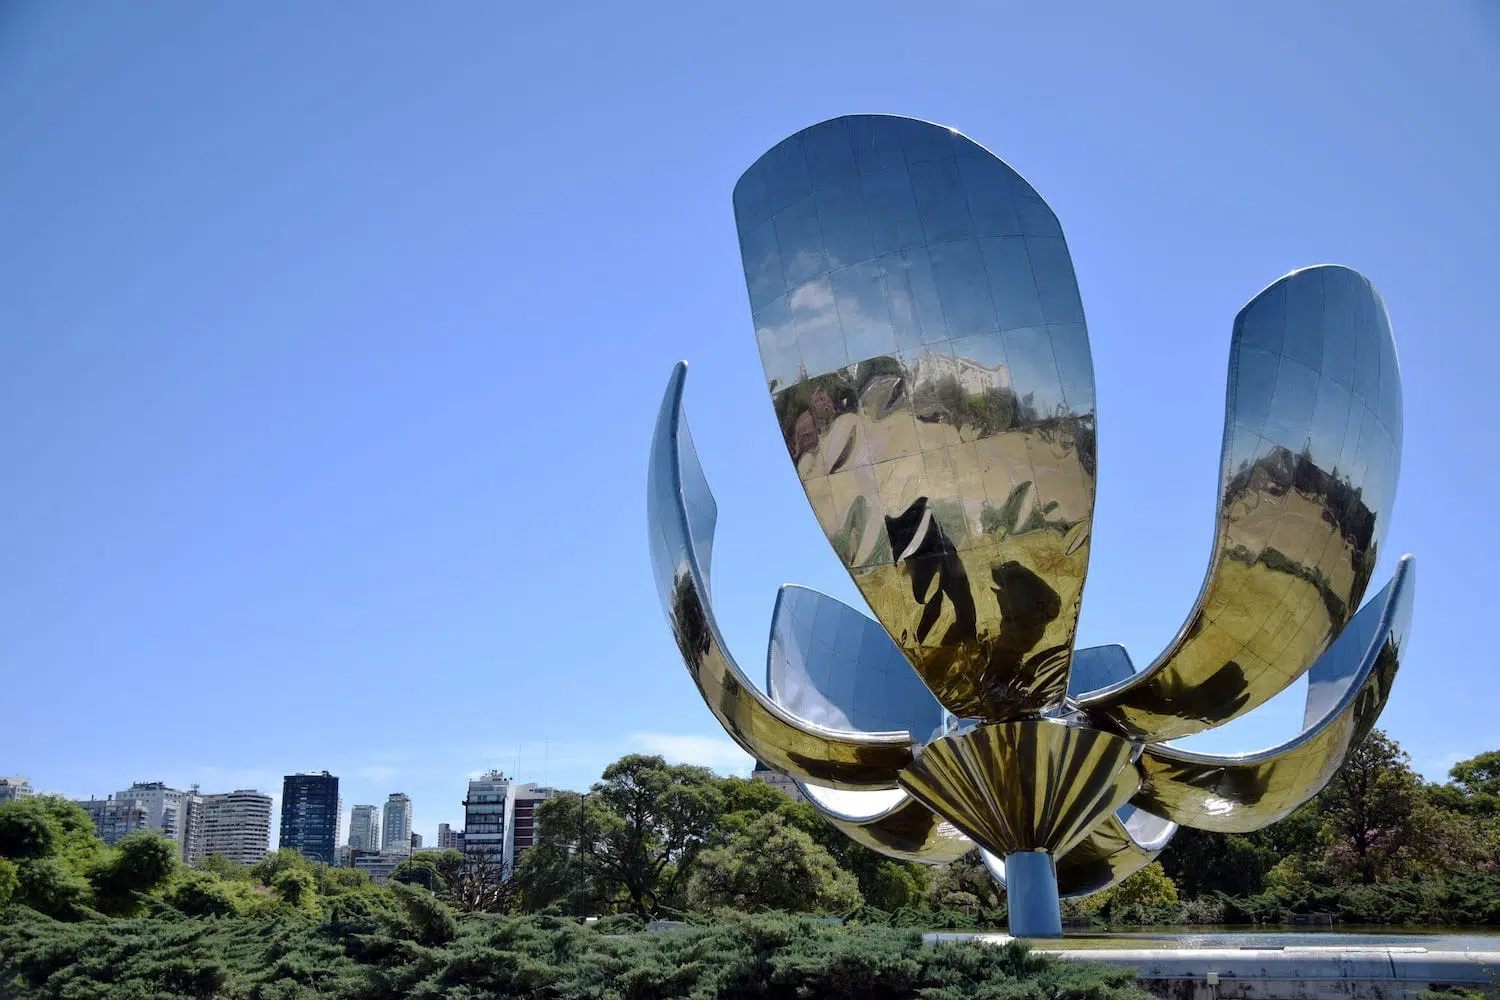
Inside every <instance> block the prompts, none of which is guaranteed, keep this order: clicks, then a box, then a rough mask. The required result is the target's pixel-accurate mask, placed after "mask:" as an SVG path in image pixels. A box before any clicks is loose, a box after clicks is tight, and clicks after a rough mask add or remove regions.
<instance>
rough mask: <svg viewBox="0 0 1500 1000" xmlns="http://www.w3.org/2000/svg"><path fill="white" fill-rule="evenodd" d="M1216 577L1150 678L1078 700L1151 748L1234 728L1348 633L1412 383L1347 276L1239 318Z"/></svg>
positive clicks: (1371, 559) (1285, 291) (1359, 287)
mask: <svg viewBox="0 0 1500 1000" xmlns="http://www.w3.org/2000/svg"><path fill="white" fill-rule="evenodd" d="M1226 409H1227V417H1226V422H1225V427H1224V450H1223V460H1222V463H1221V468H1220V495H1219V509H1218V519H1217V526H1216V533H1215V538H1214V549H1213V556H1212V558H1211V560H1210V563H1209V571H1208V576H1207V578H1206V579H1205V581H1204V584H1203V589H1202V591H1201V592H1200V594H1199V596H1198V600H1197V603H1196V604H1195V605H1194V607H1193V610H1192V613H1191V614H1190V615H1189V616H1188V620H1187V623H1186V624H1185V625H1184V626H1183V627H1182V630H1181V632H1179V633H1178V635H1177V637H1176V638H1175V639H1174V640H1173V641H1172V643H1171V644H1170V645H1169V646H1168V647H1167V649H1166V651H1165V652H1163V653H1162V654H1161V656H1159V657H1158V658H1157V659H1156V661H1155V662H1153V663H1152V664H1151V665H1150V666H1148V667H1147V668H1146V669H1145V670H1143V671H1141V672H1140V673H1139V674H1136V675H1135V676H1133V677H1131V678H1129V679H1127V680H1125V681H1124V682H1122V683H1120V684H1118V685H1115V686H1113V687H1110V688H1106V689H1104V690H1103V691H1097V692H1094V693H1092V694H1090V695H1088V696H1087V697H1085V698H1083V699H1081V703H1082V705H1083V707H1084V708H1085V709H1087V710H1089V711H1091V713H1092V714H1093V715H1094V716H1095V718H1096V719H1098V720H1099V721H1100V723H1101V724H1108V725H1112V726H1114V727H1115V728H1118V729H1120V730H1121V731H1123V732H1125V733H1127V734H1128V735H1130V736H1133V737H1135V738H1140V739H1146V740H1151V741H1157V740H1167V739H1175V738H1177V737H1180V736H1186V735H1189V734H1191V733H1196V732H1201V731H1202V730H1204V729H1208V728H1210V727H1212V726H1216V725H1220V724H1222V723H1224V722H1228V721H1229V720H1230V719H1233V718H1236V717H1238V716H1240V715H1243V714H1244V713H1246V712H1248V711H1250V710H1251V709H1253V708H1255V707H1256V706H1257V705H1260V704H1263V703H1264V702H1266V701H1267V700H1269V699H1270V698H1272V697H1274V696H1275V695H1276V694H1277V693H1278V692H1280V691H1282V690H1283V689H1285V688H1286V687H1287V686H1288V685H1290V684H1291V683H1292V682H1294V681H1295V680H1296V679H1297V678H1299V677H1301V676H1302V674H1303V673H1305V672H1306V671H1307V669H1308V668H1309V667H1311V666H1312V664H1313V662H1314V661H1315V660H1316V659H1317V658H1318V656H1319V655H1320V654H1322V652H1323V651H1324V650H1325V649H1327V648H1328V645H1329V643H1330V642H1332V641H1333V640H1334V639H1335V638H1337V636H1338V634H1339V632H1340V631H1342V629H1343V628H1344V625H1345V624H1346V623H1347V622H1348V621H1349V619H1350V617H1351V616H1352V614H1353V611H1354V609H1355V608H1356V607H1358V606H1359V602H1360V600H1361V599H1362V597H1363V596H1364V592H1365V588H1366V586H1367V585H1368V584H1369V580H1370V575H1371V573H1372V572H1373V571H1374V567H1375V560H1376V556H1377V554H1378V551H1379V548H1380V544H1381V541H1382V539H1383V538H1384V536H1385V530H1386V524H1387V521H1388V520H1389V516H1390V509H1391V501H1392V499H1393V497H1394V495H1395V489H1396V479H1397V474H1398V472H1399V467H1400V462H1401V377H1400V373H1399V370H1398V368H1397V364H1396V345H1395V341H1394V340H1393V339H1392V337H1391V327H1390V322H1389V320H1388V319H1387V317H1386V312H1385V306H1384V304H1383V303H1382V302H1381V299H1380V295H1379V294H1378V293H1377V292H1376V291H1375V289H1374V287H1373V286H1372V285H1371V284H1370V282H1369V281H1368V280H1366V279H1365V278H1364V276H1362V275H1361V274H1359V273H1358V272H1356V271H1353V270H1350V269H1349V268H1347V267H1338V266H1333V265H1324V266H1319V267H1310V268H1307V269H1305V270H1301V271H1295V272H1293V273H1292V274H1289V275H1287V276H1286V277H1284V278H1282V279H1280V280H1279V281H1277V282H1275V283H1274V284H1272V285H1271V286H1270V287H1269V288H1267V289H1266V290H1265V291H1263V292H1261V293H1260V294H1259V295H1257V296H1256V297H1255V298H1254V299H1252V300H1251V301H1250V303H1249V304H1248V305H1246V306H1245V308H1244V309H1242V310H1241V311H1240V314H1239V315H1238V316H1237V317H1236V318H1235V323H1234V336H1233V340H1232V341H1231V344H1230V354H1229V388H1228V402H1227V407H1226Z"/></svg>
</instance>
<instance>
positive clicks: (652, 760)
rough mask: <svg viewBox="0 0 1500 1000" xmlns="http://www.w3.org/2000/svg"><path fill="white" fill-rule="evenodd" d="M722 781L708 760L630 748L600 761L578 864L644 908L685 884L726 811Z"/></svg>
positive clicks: (646, 912) (647, 911)
mask: <svg viewBox="0 0 1500 1000" xmlns="http://www.w3.org/2000/svg"><path fill="white" fill-rule="evenodd" d="M718 786H719V781H718V779H716V778H715V777H714V775H713V772H711V771H710V770H709V769H708V768H706V767H694V766H691V765H687V764H677V765H668V764H667V762H666V761H665V760H663V759H662V758H661V757H656V756H646V755H644V754H630V755H628V756H626V757H622V758H620V759H619V760H617V761H615V762H614V763H613V764H611V765H609V767H607V768H605V769H604V775H603V780H602V781H600V782H598V783H596V784H595V785H594V786H593V788H592V789H590V790H589V795H588V800H587V802H586V803H584V804H583V807H582V808H583V812H582V815H581V816H580V817H579V818H580V826H579V837H580V839H581V843H582V853H581V857H580V859H579V860H580V867H581V869H582V870H583V871H585V872H587V873H588V874H589V875H590V876H591V877H592V878H593V879H594V880H595V881H596V882H600V883H604V884H606V885H609V886H616V887H618V888H619V890H620V891H622V892H623V893H624V895H625V898H626V900H627V901H628V903H629V906H630V908H631V909H632V910H634V911H635V912H636V913H639V914H641V915H642V916H650V915H652V914H654V913H655V912H656V910H657V909H658V907H659V906H660V905H661V903H662V902H663V901H664V900H672V899H675V897H676V896H677V895H678V893H679V891H680V889H681V888H682V887H683V886H684V885H686V882H687V879H688V877H689V875H690V874H691V871H692V866H693V862H694V861H695V859H696V858H697V856H698V854H699V853H700V852H701V851H702V850H703V849H704V847H706V846H707V845H708V844H709V843H710V842H711V840H712V839H713V837H714V834H715V830H716V823H717V821H718V819H719V817H720V816H721V815H722V814H723V811H724V797H723V795H722V794H721V792H720V791H719V787H718Z"/></svg>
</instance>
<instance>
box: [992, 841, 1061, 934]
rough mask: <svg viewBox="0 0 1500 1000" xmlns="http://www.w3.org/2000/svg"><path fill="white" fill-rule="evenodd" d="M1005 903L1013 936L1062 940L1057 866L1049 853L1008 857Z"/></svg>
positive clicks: (1026, 853) (1023, 853)
mask: <svg viewBox="0 0 1500 1000" xmlns="http://www.w3.org/2000/svg"><path fill="white" fill-rule="evenodd" d="M1005 900H1006V906H1007V907H1008V908H1009V910H1010V934H1011V937H1025V938H1057V937H1062V910H1061V909H1060V907H1059V904H1058V899H1057V867H1056V866H1055V865H1054V864H1053V862H1052V855H1051V854H1050V853H1048V852H1047V851H1018V852H1016V853H1015V854H1008V855H1006V857H1005Z"/></svg>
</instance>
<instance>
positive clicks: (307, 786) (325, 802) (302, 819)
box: [281, 771, 341, 865]
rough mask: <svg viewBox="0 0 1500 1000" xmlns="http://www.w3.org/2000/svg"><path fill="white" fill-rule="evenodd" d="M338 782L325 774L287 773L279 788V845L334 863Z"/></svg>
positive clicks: (337, 814) (330, 775) (317, 859)
mask: <svg viewBox="0 0 1500 1000" xmlns="http://www.w3.org/2000/svg"><path fill="white" fill-rule="evenodd" d="M340 811H341V806H340V801H339V779H338V778H337V777H336V776H335V775H332V774H329V773H328V772H327V771H304V772H303V773H301V774H289V775H287V776H286V779H285V782H284V783H283V784H282V786H281V846H282V847H290V848H291V849H292V850H294V851H297V852H298V853H300V854H301V855H302V856H303V857H305V858H308V859H310V860H313V861H322V862H324V863H326V864H330V865H331V864H333V863H334V860H335V857H336V855H335V851H336V850H337V848H338V839H339V812H340Z"/></svg>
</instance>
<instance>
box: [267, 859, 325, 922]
mask: <svg viewBox="0 0 1500 1000" xmlns="http://www.w3.org/2000/svg"><path fill="white" fill-rule="evenodd" d="M271 890H272V891H273V892H275V893H276V895H277V896H278V897H280V899H281V901H282V902H283V903H285V904H287V905H288V906H290V907H291V908H292V909H294V910H301V911H302V912H304V913H309V914H311V913H316V912H317V909H318V882H317V879H315V878H314V877H313V875H312V874H311V873H310V872H307V871H304V870H302V869H300V868H287V869H284V870H282V871H279V872H277V873H276V874H275V875H274V876H272V878H271Z"/></svg>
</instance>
